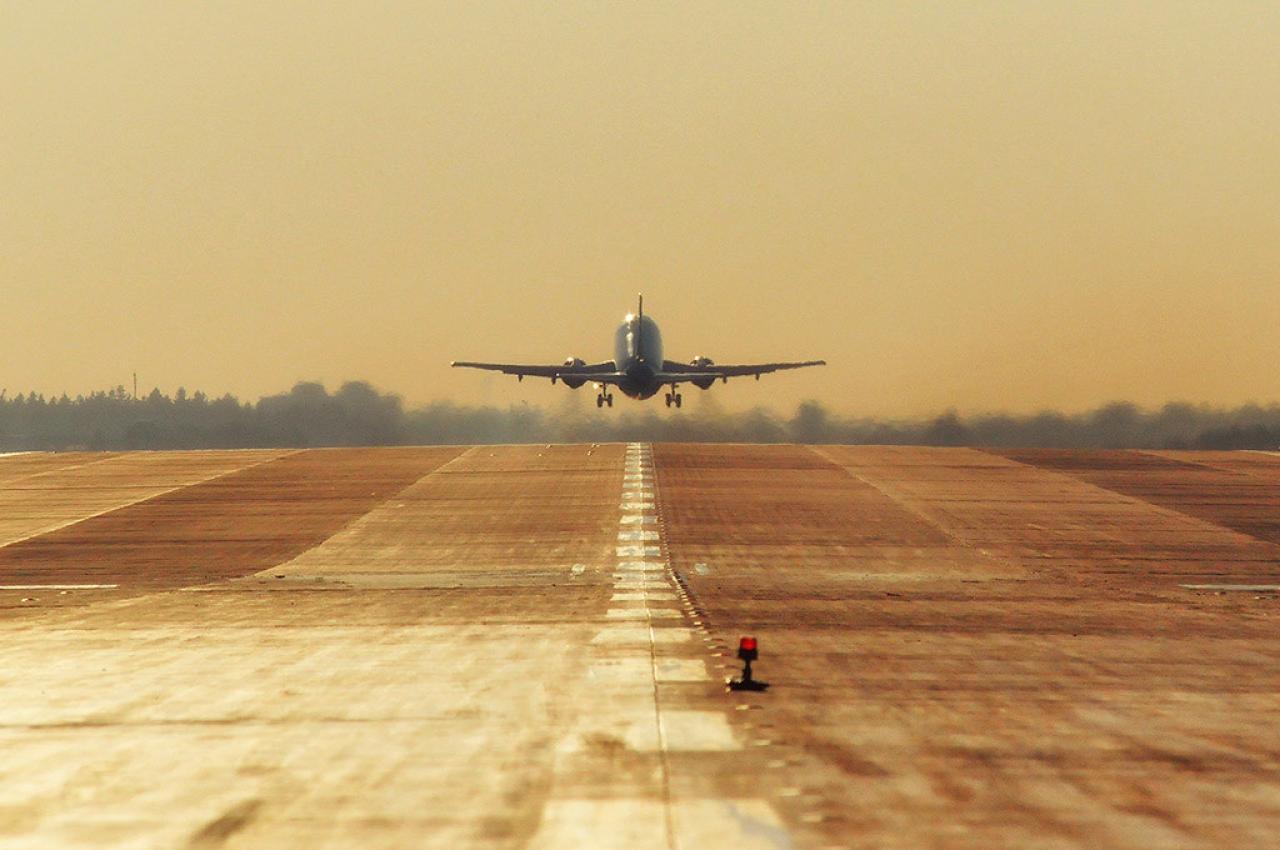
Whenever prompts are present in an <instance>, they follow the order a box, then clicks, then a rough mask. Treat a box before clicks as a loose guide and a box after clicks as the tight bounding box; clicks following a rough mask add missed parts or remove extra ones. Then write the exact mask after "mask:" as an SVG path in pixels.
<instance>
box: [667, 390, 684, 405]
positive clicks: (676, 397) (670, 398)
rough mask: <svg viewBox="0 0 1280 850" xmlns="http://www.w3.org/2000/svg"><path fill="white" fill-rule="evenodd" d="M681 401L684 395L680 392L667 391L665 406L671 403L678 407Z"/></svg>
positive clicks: (682, 401)
mask: <svg viewBox="0 0 1280 850" xmlns="http://www.w3.org/2000/svg"><path fill="white" fill-rule="evenodd" d="M683 403H684V396H682V395H680V393H677V392H669V393H667V407H670V406H671V405H673V404H674V405H675V406H676V407H680V406H681V405H682V404H683Z"/></svg>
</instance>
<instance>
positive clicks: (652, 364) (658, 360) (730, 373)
mask: <svg viewBox="0 0 1280 850" xmlns="http://www.w3.org/2000/svg"><path fill="white" fill-rule="evenodd" d="M825 362H826V361H823V360H805V361H800V362H790V363H744V364H733V365H725V364H719V365H717V364H716V362H715V361H714V360H712V359H711V358H710V357H703V356H701V355H698V356H697V357H694V358H693V359H692V360H690V361H688V362H687V363H681V362H677V361H674V360H666V359H665V358H664V355H663V351H662V332H661V331H659V330H658V323H657V322H655V321H654V320H653V319H651V318H649V317H648V316H646V315H645V314H644V298H643V297H641V298H640V299H639V301H638V302H637V305H636V312H635V313H628V314H627V315H626V316H625V317H624V318H623V320H622V324H621V325H619V326H618V330H617V331H616V332H615V333H614V336H613V359H612V360H605V361H604V362H601V363H587V362H586V361H585V360H582V359H580V358H578V357H570V358H568V359H567V360H565V361H564V363H561V364H551V363H480V362H476V361H472V360H455V361H453V364H452V365H454V366H462V367H466V368H468V369H485V370H487V371H490V372H502V373H503V374H506V375H514V376H515V377H516V378H517V379H518V380H521V381H523V380H524V379H525V377H527V376H530V375H533V376H536V377H539V378H550V379H551V383H553V384H554V383H556V382H557V381H560V382H563V383H564V385H565V386H566V387H569V388H570V389H575V390H576V389H578V388H579V387H581V386H583V385H585V384H586V383H588V382H591V383H593V384H595V387H596V390H597V391H598V392H597V394H596V407H604V406H605V405H608V406H609V407H613V393H612V392H610V388H612V387H617V388H618V389H619V390H621V391H622V394H623V395H625V396H629V397H630V398H634V399H641V400H643V399H646V398H652V397H653V396H655V395H657V394H658V392H659V391H660V390H662V389H664V388H665V389H666V391H667V394H666V402H667V407H680V406H681V404H683V401H682V399H683V396H682V395H681V394H680V385H681V384H690V385H692V386H695V387H697V388H698V389H700V390H709V389H711V385H712V384H714V383H716V382H717V381H728V380H729V379H730V378H736V377H742V376H746V375H751V376H754V377H755V378H756V380H759V379H760V376H761V375H763V374H766V373H768V372H777V371H778V370H780V369H800V368H803V367H805V366H822V365H825Z"/></svg>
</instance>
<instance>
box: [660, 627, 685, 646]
mask: <svg viewBox="0 0 1280 850" xmlns="http://www.w3.org/2000/svg"><path fill="white" fill-rule="evenodd" d="M650 631H651V632H652V633H653V642H654V643H655V644H659V643H661V644H668V643H688V642H689V641H691V640H693V630H692V629H685V628H674V629H665V628H664V629H650Z"/></svg>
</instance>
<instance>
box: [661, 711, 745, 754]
mask: <svg viewBox="0 0 1280 850" xmlns="http://www.w3.org/2000/svg"><path fill="white" fill-rule="evenodd" d="M658 722H659V723H661V724H662V737H663V738H664V739H666V742H667V750H668V751H672V752H675V751H681V752H725V751H729V750H740V749H742V744H740V743H739V742H738V739H737V738H735V737H734V735H733V730H732V729H731V728H729V719H728V718H727V717H725V715H724V713H723V712H719V711H663V712H661V713H660V714H659V715H658Z"/></svg>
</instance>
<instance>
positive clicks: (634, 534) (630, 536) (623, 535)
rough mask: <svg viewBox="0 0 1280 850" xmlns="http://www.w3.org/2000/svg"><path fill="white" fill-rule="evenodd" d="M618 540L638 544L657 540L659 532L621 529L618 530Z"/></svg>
mask: <svg viewBox="0 0 1280 850" xmlns="http://www.w3.org/2000/svg"><path fill="white" fill-rule="evenodd" d="M618 539H619V540H623V541H626V542H628V543H636V542H639V541H641V540H657V539H658V532H656V531H653V530H652V529H648V528H620V529H618Z"/></svg>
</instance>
